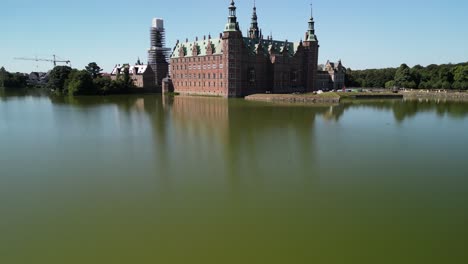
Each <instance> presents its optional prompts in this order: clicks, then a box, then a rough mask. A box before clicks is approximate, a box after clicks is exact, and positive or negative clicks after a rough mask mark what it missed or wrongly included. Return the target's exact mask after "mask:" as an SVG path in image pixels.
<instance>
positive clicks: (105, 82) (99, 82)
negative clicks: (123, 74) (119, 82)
mask: <svg viewBox="0 0 468 264" xmlns="http://www.w3.org/2000/svg"><path fill="white" fill-rule="evenodd" d="M113 84H114V82H112V80H111V79H110V78H105V77H97V78H96V79H93V85H94V87H95V88H96V90H97V91H99V92H100V93H103V94H106V93H109V92H112V91H113V90H115V86H114V85H113Z"/></svg>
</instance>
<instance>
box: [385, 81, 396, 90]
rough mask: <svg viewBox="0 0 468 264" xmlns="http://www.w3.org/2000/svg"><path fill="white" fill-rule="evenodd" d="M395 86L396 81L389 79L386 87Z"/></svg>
mask: <svg viewBox="0 0 468 264" xmlns="http://www.w3.org/2000/svg"><path fill="white" fill-rule="evenodd" d="M393 87H395V81H388V82H386V83H385V88H387V89H391V88H393Z"/></svg>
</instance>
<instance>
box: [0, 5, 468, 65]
mask: <svg viewBox="0 0 468 264" xmlns="http://www.w3.org/2000/svg"><path fill="white" fill-rule="evenodd" d="M229 2H230V1H229V0H216V1H215V0H203V1H193V0H176V1H161V0H139V1H128V0H127V1H121V0H98V1H96V0H80V1H64V0H43V1H33V0H2V4H1V5H0V25H1V27H0V36H1V40H0V66H5V67H6V68H7V70H9V71H22V72H30V71H33V70H41V71H45V70H48V69H50V68H51V64H50V63H37V62H33V61H31V62H29V61H15V60H13V58H14V57H35V56H37V57H51V55H52V54H57V55H58V56H60V57H61V58H65V59H70V60H71V61H72V64H73V67H77V68H84V66H85V65H86V64H87V63H88V62H92V61H95V62H97V63H98V64H99V65H101V66H102V67H103V68H104V70H105V71H110V70H111V68H112V66H113V65H115V64H118V63H128V62H130V63H133V62H135V61H136V59H137V57H140V58H141V59H142V60H143V61H146V57H147V55H146V51H147V49H148V47H149V27H150V25H151V20H152V18H153V17H161V18H164V19H165V23H166V30H167V44H168V46H169V47H171V48H172V47H173V45H174V43H175V41H176V40H177V39H180V40H185V38H187V37H188V38H189V40H194V38H195V36H200V37H201V36H203V35H208V34H209V33H211V34H212V35H213V36H217V35H218V34H219V33H220V32H221V31H222V30H223V27H224V25H225V23H226V19H227V14H228V10H227V7H228V5H229ZM236 5H237V7H238V9H237V14H238V19H239V22H240V26H241V29H242V30H243V31H245V29H246V28H248V26H249V23H250V17H251V13H252V5H253V0H248V1H247V0H238V1H236ZM309 5H310V1H309V0H294V1H277V0H270V1H267V0H257V7H258V16H259V24H260V27H261V28H262V29H263V32H264V33H265V35H267V34H268V33H269V32H273V36H274V38H275V39H279V40H285V39H288V40H290V41H299V40H300V39H301V38H303V37H304V32H305V31H306V29H307V20H308V18H309V15H310V11H309V10H310V8H309ZM467 14H468V1H465V0H393V1H377V0H373V1H371V0H359V1H357V0H334V1H323V0H321V1H319V0H314V17H315V21H316V32H317V35H318V38H319V41H320V46H321V47H320V58H319V61H320V63H324V62H326V60H327V59H330V60H338V59H342V60H343V63H344V64H345V66H347V67H351V68H353V69H364V68H382V67H395V66H398V65H400V64H401V63H407V64H409V65H415V64H421V65H428V64H432V63H449V62H452V63H457V62H462V61H468V15H467Z"/></svg>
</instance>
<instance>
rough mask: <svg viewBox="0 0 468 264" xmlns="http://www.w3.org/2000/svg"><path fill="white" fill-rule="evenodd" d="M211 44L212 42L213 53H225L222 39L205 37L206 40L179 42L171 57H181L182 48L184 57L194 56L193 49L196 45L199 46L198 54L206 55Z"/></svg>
mask: <svg viewBox="0 0 468 264" xmlns="http://www.w3.org/2000/svg"><path fill="white" fill-rule="evenodd" d="M209 44H211V48H212V50H213V55H221V54H223V48H222V40H221V39H220V38H218V39H205V40H198V41H193V42H185V43H182V42H179V43H177V45H176V46H175V47H174V50H173V51H172V55H171V58H179V57H180V56H179V53H180V49H183V50H184V54H185V56H184V57H194V56H193V53H192V50H193V48H194V47H197V51H198V52H197V56H206V55H207V50H208V48H209Z"/></svg>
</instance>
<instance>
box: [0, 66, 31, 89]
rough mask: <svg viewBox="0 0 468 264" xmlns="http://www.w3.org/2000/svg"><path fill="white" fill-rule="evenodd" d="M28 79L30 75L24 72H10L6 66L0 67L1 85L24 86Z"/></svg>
mask: <svg viewBox="0 0 468 264" xmlns="http://www.w3.org/2000/svg"><path fill="white" fill-rule="evenodd" d="M27 81H28V76H27V75H25V74H23V73H19V72H17V73H10V72H7V71H6V70H5V68H4V67H1V68H0V87H10V88H23V87H26V85H27Z"/></svg>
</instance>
